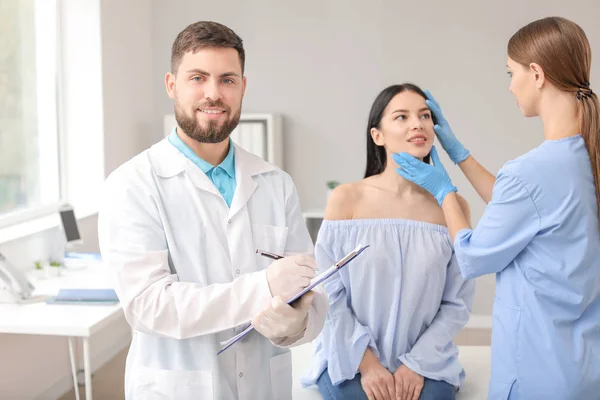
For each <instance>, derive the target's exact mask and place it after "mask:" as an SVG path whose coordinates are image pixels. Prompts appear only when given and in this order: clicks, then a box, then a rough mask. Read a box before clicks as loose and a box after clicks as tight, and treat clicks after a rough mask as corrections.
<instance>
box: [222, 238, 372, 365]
mask: <svg viewBox="0 0 600 400" xmlns="http://www.w3.org/2000/svg"><path fill="white" fill-rule="evenodd" d="M367 247H369V245H365V246H363V245H360V244H359V245H358V246H357V247H356V248H355V249H354V250H352V251H351V252H350V253H348V254H346V255H345V256H344V257H343V258H342V259H341V260H339V261H338V262H336V263H335V264H333V265H332V266H331V267H329V268H328V269H326V270H325V271H324V272H322V273H321V274H319V275H318V276H315V277H314V278H313V279H312V280H311V282H310V285H308V286H307V287H306V288H304V289H302V291H300V293H298V294H296V295H295V296H294V297H292V298H291V299H289V300H288V302H287V304H291V303H293V302H294V301H296V300H298V299H299V298H300V297H302V295H303V294H305V293H307V292H308V291H309V290H312V289H314V288H315V287H316V286H317V285H320V284H321V283H323V282H325V281H326V280H327V279H329V278H330V277H331V276H332V275H333V274H335V273H336V272H338V271H339V270H340V269H341V268H343V267H345V266H346V265H347V264H348V263H349V262H350V261H352V260H354V259H355V258H356V257H357V256H358V255H359V254H360V253H362V252H363V251H365V249H366V248H367ZM253 330H254V326H252V325H250V326H248V327H247V328H246V329H244V330H243V331H242V332H240V333H238V334H237V335H235V336H234V337H232V338H231V339H229V340H226V341H225V342H221V345H222V346H223V347H222V348H221V350H219V352H218V353H217V356H218V355H219V354H221V353H223V352H224V351H225V350H227V349H228V348H230V347H231V346H233V345H234V344H235V343H237V342H238V341H240V339H242V338H243V337H244V336H246V335H247V334H248V333H250V332H252V331H253Z"/></svg>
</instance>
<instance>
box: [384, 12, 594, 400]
mask: <svg viewBox="0 0 600 400" xmlns="http://www.w3.org/2000/svg"><path fill="white" fill-rule="evenodd" d="M590 60H591V51H590V46H589V43H588V41H587V38H586V36H585V33H584V32H583V30H582V29H581V28H580V27H579V26H578V25H576V24H575V23H573V22H571V21H569V20H566V19H564V18H557V17H553V18H544V19H542V20H538V21H535V22H533V23H531V24H529V25H527V26H525V27H523V28H521V30H519V31H518V32H517V33H516V34H515V35H514V36H513V37H512V38H511V40H510V42H509V45H508V65H507V67H508V73H509V76H510V77H511V85H510V91H511V92H512V93H513V94H514V95H515V97H516V98H517V101H518V104H519V106H520V108H521V111H522V112H523V114H524V115H525V116H527V117H533V116H539V117H540V118H541V119H542V122H543V125H544V137H545V141H544V142H543V143H542V144H541V145H540V146H539V147H537V148H535V149H533V150H532V151H530V152H529V153H527V154H525V155H523V156H521V157H519V158H517V159H516V160H513V161H511V162H509V163H507V164H506V165H504V167H502V169H501V170H500V172H499V173H498V175H497V176H496V177H494V176H493V175H492V174H490V173H489V172H488V171H487V170H485V169H484V168H483V167H482V166H481V165H480V164H479V163H478V162H477V161H476V160H475V159H474V158H473V157H472V156H471V155H470V153H469V151H467V150H466V149H465V147H464V146H463V145H462V144H461V143H460V142H459V141H458V140H457V139H456V137H455V136H454V134H453V132H452V130H451V129H450V125H449V124H448V122H447V121H446V120H445V119H444V117H443V115H442V113H441V109H440V107H439V104H438V103H437V102H436V101H435V100H434V99H433V97H432V96H431V95H430V94H428V97H429V100H428V102H427V104H428V106H429V107H430V108H431V110H432V111H433V113H434V114H435V115H436V116H437V119H438V121H439V126H437V127H436V134H437V136H438V139H439V140H440V143H441V145H442V147H443V148H444V150H446V152H447V153H448V155H449V156H450V159H451V160H452V161H453V162H454V163H455V164H457V165H459V167H460V168H461V170H462V171H463V172H464V173H465V175H466V176H467V178H468V179H469V181H470V182H471V184H472V185H473V186H474V188H475V189H476V190H477V192H478V193H479V194H480V195H481V197H482V198H483V200H484V201H486V202H487V203H488V205H487V207H486V209H485V212H484V214H483V216H482V217H481V219H480V221H479V223H478V224H477V226H476V227H475V228H474V229H471V228H470V227H469V225H468V223H467V221H466V219H465V217H464V215H463V214H462V210H461V207H460V205H459V203H458V201H457V199H456V194H455V192H456V187H454V185H452V182H451V180H450V178H449V176H448V174H447V173H446V171H445V169H444V167H443V165H442V164H441V163H440V161H439V158H438V157H437V153H435V150H433V151H432V157H431V158H432V160H433V165H428V164H425V163H423V162H421V161H419V160H417V159H414V158H412V157H410V156H409V155H407V154H397V155H394V160H395V161H396V162H397V163H398V164H399V166H400V168H399V169H398V173H399V174H400V175H402V176H403V177H405V178H406V179H408V180H410V181H412V182H413V183H416V184H418V185H420V186H421V187H423V188H425V189H426V190H428V191H429V192H430V193H431V194H432V195H434V196H435V197H436V198H437V199H438V202H439V204H440V206H441V207H442V208H443V210H444V216H445V218H446V222H447V224H448V229H449V231H450V235H451V237H452V238H453V241H454V250H455V253H456V257H457V259H458V263H459V266H460V269H461V272H462V275H463V277H465V278H475V277H478V276H481V275H484V274H489V273H495V274H496V296H495V300H494V315H493V327H492V376H491V381H490V386H489V399H491V400H505V399H511V400H512V399H525V400H529V399H544V400H546V399H557V400H569V399H573V400H575V399H577V400H582V399H585V400H587V399H599V398H600V231H599V228H600V221H599V215H598V202H599V201H600V148H599V146H600V102H599V100H598V97H597V95H596V94H595V93H593V91H592V89H591V87H590V84H589V77H590ZM470 112H471V111H470Z"/></svg>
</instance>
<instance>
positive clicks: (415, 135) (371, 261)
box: [302, 84, 474, 400]
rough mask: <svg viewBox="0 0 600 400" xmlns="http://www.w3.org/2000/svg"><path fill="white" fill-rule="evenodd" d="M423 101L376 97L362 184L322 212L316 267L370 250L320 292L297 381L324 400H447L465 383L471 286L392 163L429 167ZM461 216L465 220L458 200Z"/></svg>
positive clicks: (430, 208) (426, 203)
mask: <svg viewBox="0 0 600 400" xmlns="http://www.w3.org/2000/svg"><path fill="white" fill-rule="evenodd" d="M425 98H426V97H425V94H424V93H423V91H422V90H421V89H420V88H419V87H417V86H414V85H411V84H403V85H394V86H391V87H388V88H387V89H385V90H383V91H382V92H381V93H380V94H379V96H377V98H376V99H375V102H374V103H373V106H372V107H371V113H370V115H369V124H368V126H367V168H366V172H365V178H364V179H363V180H361V181H359V182H356V183H351V184H346V185H341V186H339V187H337V188H336V189H335V190H334V192H333V193H332V194H331V196H330V198H329V201H328V204H327V208H326V211H325V219H324V221H323V224H322V225H321V229H320V231H319V236H318V239H317V243H316V247H315V253H316V258H317V262H318V264H319V265H321V266H328V265H332V264H333V263H334V262H335V260H338V259H340V258H341V257H343V256H344V255H345V254H346V253H348V252H350V251H352V249H354V248H355V247H356V246H357V245H358V244H363V245H364V244H369V245H370V246H371V247H370V248H369V249H367V250H366V251H365V253H364V254H363V255H362V256H360V257H359V258H357V259H356V260H354V261H352V262H351V263H350V264H348V266H347V267H345V268H343V269H342V270H341V271H340V272H339V273H338V274H336V275H334V276H333V277H332V278H330V279H329V281H327V282H326V284H325V290H326V291H327V293H328V295H329V303H330V309H329V313H328V315H327V320H326V322H325V327H324V329H323V332H322V333H321V335H320V336H319V337H318V338H317V339H316V340H315V342H314V356H313V365H312V368H311V370H310V371H309V372H308V374H307V375H306V376H304V377H303V378H302V384H303V386H309V385H313V384H317V385H318V387H319V391H320V392H321V394H322V395H323V397H324V398H325V399H367V398H368V399H377V400H379V399H394V400H395V399H396V398H398V399H408V400H417V399H421V400H425V399H436V400H437V399H439V400H445V399H454V398H455V393H456V390H457V389H458V387H459V386H460V385H461V383H462V382H463V380H464V376H465V373H464V371H463V369H462V367H461V366H460V364H459V362H458V350H457V348H456V346H455V345H454V343H453V341H452V340H453V338H454V336H455V335H456V334H457V333H458V332H459V331H460V330H461V329H462V328H463V326H464V325H465V324H466V323H467V321H468V319H469V312H470V309H471V302H472V299H473V293H474V283H473V282H465V281H463V279H462V277H461V274H460V270H459V268H458V265H457V262H456V259H455V257H454V254H453V249H452V244H451V241H450V238H449V235H448V231H447V228H446V227H445V226H444V224H445V220H444V215H443V213H442V209H441V208H440V207H439V206H438V203H437V201H436V200H435V198H434V197H432V196H431V195H430V194H429V193H428V192H426V191H425V190H423V189H421V188H420V187H418V186H417V185H415V184H413V183H411V182H409V181H407V180H404V179H403V178H402V177H401V176H400V175H399V174H398V173H397V172H396V171H395V170H396V168H398V165H396V164H395V163H394V162H393V159H392V157H391V156H392V154H393V153H399V152H407V153H409V154H411V155H413V156H414V157H417V158H421V159H423V160H424V161H426V162H428V160H429V153H430V152H431V151H432V146H433V140H434V136H435V134H434V129H433V127H434V123H435V117H434V116H433V115H432V113H431V111H430V110H429V108H428V107H427V105H426V104H425ZM434 151H435V149H434ZM461 207H462V208H463V210H464V211H465V214H466V215H469V212H468V205H467V203H466V202H465V201H464V199H462V198H461Z"/></svg>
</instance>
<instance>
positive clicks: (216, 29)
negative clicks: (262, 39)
mask: <svg viewBox="0 0 600 400" xmlns="http://www.w3.org/2000/svg"><path fill="white" fill-rule="evenodd" d="M203 47H226V48H232V49H235V50H237V52H238V54H239V56H240V63H241V64H242V74H243V73H244V66H245V63H246V53H245V52H244V44H243V42H242V38H240V37H239V36H238V35H237V34H236V33H235V32H234V31H233V30H231V29H230V28H228V27H226V26H225V25H222V24H219V23H218V22H212V21H198V22H195V23H193V24H191V25H189V26H188V27H187V28H185V29H184V30H183V31H181V32H180V33H179V35H177V38H176V39H175V41H174V42H173V47H172V49H171V72H172V73H174V74H175V73H177V69H178V68H179V64H181V59H182V58H183V55H184V54H185V53H187V52H189V51H191V52H196V51H198V49H200V48H203Z"/></svg>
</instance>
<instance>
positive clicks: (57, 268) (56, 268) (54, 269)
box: [46, 260, 62, 276]
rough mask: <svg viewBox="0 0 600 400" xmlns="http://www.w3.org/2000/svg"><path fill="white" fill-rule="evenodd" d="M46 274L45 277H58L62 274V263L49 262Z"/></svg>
mask: <svg viewBox="0 0 600 400" xmlns="http://www.w3.org/2000/svg"><path fill="white" fill-rule="evenodd" d="M46 272H47V274H46V276H60V275H61V272H62V263H60V262H58V261H53V260H50V262H49V263H48V266H47V269H46Z"/></svg>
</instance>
